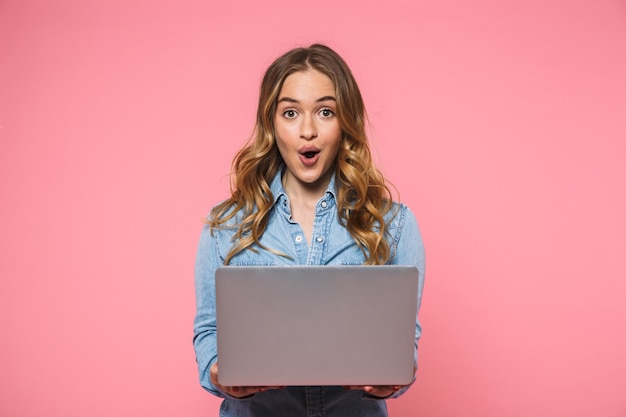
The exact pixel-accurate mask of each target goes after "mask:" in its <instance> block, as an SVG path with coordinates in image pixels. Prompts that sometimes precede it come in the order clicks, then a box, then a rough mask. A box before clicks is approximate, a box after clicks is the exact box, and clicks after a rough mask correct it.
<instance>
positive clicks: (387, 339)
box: [215, 265, 418, 386]
mask: <svg viewBox="0 0 626 417" xmlns="http://www.w3.org/2000/svg"><path fill="white" fill-rule="evenodd" d="M215 279H216V282H215V285H216V320H217V351H218V363H219V381H220V384H222V385H225V386H287V385H290V386H295V385H405V384H409V383H411V381H412V380H413V374H414V368H413V364H414V347H415V323H416V314H417V287H418V270H417V268H416V267H414V266H399V265H381V266H363V265H359V266H271V267H267V266H254V267H248V266H225V267H221V268H218V270H217V272H216V276H215Z"/></svg>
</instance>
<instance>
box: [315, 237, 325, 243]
mask: <svg viewBox="0 0 626 417" xmlns="http://www.w3.org/2000/svg"><path fill="white" fill-rule="evenodd" d="M315 240H317V243H322V242H323V241H324V238H323V237H321V236H318V237H317V238H315Z"/></svg>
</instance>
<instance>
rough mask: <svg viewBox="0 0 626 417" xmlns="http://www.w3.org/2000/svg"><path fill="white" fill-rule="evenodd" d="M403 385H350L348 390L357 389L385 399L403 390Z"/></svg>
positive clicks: (347, 387)
mask: <svg viewBox="0 0 626 417" xmlns="http://www.w3.org/2000/svg"><path fill="white" fill-rule="evenodd" d="M402 387H403V385H348V386H345V387H344V388H346V389H356V390H362V391H365V392H366V393H367V394H368V395H371V396H373V397H380V398H385V397H389V396H390V395H391V394H393V393H394V392H396V391H398V390H399V389H400V388H402Z"/></svg>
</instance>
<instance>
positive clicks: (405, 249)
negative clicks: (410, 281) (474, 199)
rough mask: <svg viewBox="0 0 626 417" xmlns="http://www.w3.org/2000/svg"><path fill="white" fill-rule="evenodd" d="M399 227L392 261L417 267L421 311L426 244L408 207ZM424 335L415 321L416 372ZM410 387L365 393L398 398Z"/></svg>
mask: <svg viewBox="0 0 626 417" xmlns="http://www.w3.org/2000/svg"><path fill="white" fill-rule="evenodd" d="M394 222H398V226H397V227H396V228H395V229H394V230H393V231H392V235H391V239H392V241H391V243H392V247H391V260H390V263H391V264H394V265H415V266H416V267H417V269H418V271H419V282H418V290H417V309H418V311H419V308H420V305H421V302H422V293H423V290H424V271H425V256H424V243H423V241H422V236H421V233H420V231H419V227H418V225H417V221H416V219H415V216H414V215H413V213H412V212H411V210H410V209H409V208H408V207H406V206H401V209H400V212H399V213H398V215H397V217H396V218H395V219H394ZM421 334H422V326H421V325H420V322H419V319H418V318H417V317H416V321H415V370H417V344H418V341H419V338H420V336H421ZM409 386H410V385H407V386H404V387H401V386H392V387H391V386H390V387H387V386H382V387H371V386H369V387H365V392H366V393H367V395H368V396H369V397H370V398H396V397H399V396H400V395H402V394H404V393H405V392H406V391H407V390H408V388H409Z"/></svg>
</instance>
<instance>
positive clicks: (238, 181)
mask: <svg viewBox="0 0 626 417" xmlns="http://www.w3.org/2000/svg"><path fill="white" fill-rule="evenodd" d="M309 69H315V70H317V71H319V72H321V73H323V74H325V75H327V76H328V77H329V78H330V79H331V80H332V82H333V85H334V86H335V94H336V102H337V112H336V114H337V117H338V120H339V124H340V126H341V130H342V135H343V137H342V142H341V146H340V149H339V152H338V154H337V160H336V163H335V178H336V180H335V181H336V187H337V210H338V215H339V219H340V222H341V223H342V224H343V225H344V226H345V227H346V228H347V229H348V231H349V232H350V234H351V235H352V237H353V238H354V241H355V242H356V244H357V245H358V246H359V248H360V249H361V250H362V251H363V254H364V256H365V258H366V261H365V263H366V264H384V263H385V262H387V260H388V259H389V255H390V248H389V243H388V242H387V239H385V234H386V232H387V225H386V224H385V221H384V215H385V214H386V213H387V212H388V211H389V210H390V209H391V207H392V196H391V192H390V189H389V187H388V185H387V182H386V180H385V178H384V177H383V175H382V174H381V173H380V171H378V170H377V169H376V168H375V167H374V164H373V161H372V155H371V152H370V148H369V142H368V138H367V134H366V131H365V121H366V113H365V105H364V103H363V98H362V97H361V92H360V91H359V87H358V86H357V83H356V80H355V79H354V76H353V75H352V72H351V71H350V68H349V67H348V65H347V64H346V63H345V61H344V60H343V59H342V58H341V57H340V56H339V55H338V54H337V53H336V52H335V51H333V50H332V49H330V48H329V47H327V46H325V45H321V44H314V45H311V46H310V47H308V48H296V49H292V50H291V51H289V52H287V53H285V54H284V55H282V56H281V57H279V58H278V59H277V60H276V61H274V62H273V63H272V64H271V65H270V66H269V68H268V69H267V71H266V72H265V75H264V77H263V81H262V83H261V89H260V94H259V103H258V109H257V119H256V125H255V129H254V134H253V136H252V138H251V139H250V140H249V141H248V143H247V144H246V145H245V146H244V147H243V148H242V149H240V150H239V152H237V154H236V155H235V158H234V159H233V163H232V171H231V196H230V198H228V199H227V200H225V201H223V202H222V203H220V204H218V205H216V206H215V207H214V208H213V210H212V211H211V215H210V218H209V219H208V221H207V222H208V224H209V225H210V226H211V228H212V230H213V228H221V227H231V225H230V224H228V222H229V221H231V220H232V219H233V218H236V219H237V222H238V223H237V224H236V225H235V226H234V227H236V229H237V230H236V232H235V235H234V237H233V242H234V244H233V246H232V248H231V249H230V252H229V253H228V255H227V256H226V259H225V263H226V264H228V263H229V262H230V260H231V259H232V258H233V256H235V255H236V254H237V253H239V252H241V251H243V250H245V249H250V250H255V249H254V247H253V245H254V244H256V245H257V246H258V247H260V248H262V249H264V250H269V251H271V252H274V253H278V252H276V251H274V250H272V249H271V248H266V247H264V246H263V245H262V244H261V243H260V238H261V236H262V235H263V232H264V231H265V228H266V227H267V222H268V219H269V213H270V211H271V209H272V207H273V204H274V197H273V196H272V192H271V190H270V183H271V182H272V180H273V178H274V177H275V176H276V175H277V174H278V170H279V169H280V167H281V166H282V164H283V160H282V157H281V155H280V153H279V152H278V148H277V146H276V141H275V132H274V125H273V118H274V115H275V113H276V107H277V101H278V94H279V93H280V91H281V89H282V86H283V83H284V81H285V79H286V78H287V77H288V76H289V75H291V74H293V73H295V72H299V71H306V70H309ZM240 216H241V217H240ZM283 256H284V255H283Z"/></svg>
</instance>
